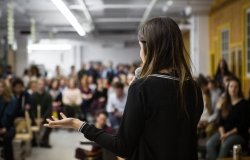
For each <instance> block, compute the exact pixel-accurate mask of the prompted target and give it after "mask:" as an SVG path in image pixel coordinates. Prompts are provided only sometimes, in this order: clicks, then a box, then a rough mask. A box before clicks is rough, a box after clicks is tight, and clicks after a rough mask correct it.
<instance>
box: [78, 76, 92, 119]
mask: <svg viewBox="0 0 250 160" xmlns="http://www.w3.org/2000/svg"><path fill="white" fill-rule="evenodd" d="M90 77H91V76H90ZM80 90H81V97H82V104H81V111H82V115H83V116H84V117H82V118H83V119H85V120H87V113H88V112H89V111H90V105H91V102H92V99H93V91H92V90H91V88H90V84H89V76H87V75H85V76H83V77H82V78H81V80H80Z"/></svg>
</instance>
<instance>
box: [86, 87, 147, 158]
mask: <svg viewBox="0 0 250 160" xmlns="http://www.w3.org/2000/svg"><path fill="white" fill-rule="evenodd" d="M142 99H143V98H142V94H141V93H140V90H139V87H138V85H137V84H136V83H133V84H132V85H131V86H130V88H129V91H128V98H127V103H126V106H125V111H124V114H123V118H122V122H121V125H120V128H119V131H118V134H117V135H110V134H107V133H105V132H104V131H103V130H99V129H97V128H95V127H94V126H93V125H88V124H86V125H85V126H84V127H83V129H82V130H81V132H82V133H83V134H84V135H85V137H86V138H88V139H89V140H91V141H95V142H96V143H97V144H99V145H100V146H102V147H104V148H106V149H108V150H110V151H112V152H113V153H115V154H117V155H118V156H121V157H124V158H128V157H130V156H131V155H132V153H133V151H134V150H135V148H136V147H137V144H139V140H140V135H141V133H142V130H143V128H144V121H145V118H144V109H143V105H142V104H143V102H142Z"/></svg>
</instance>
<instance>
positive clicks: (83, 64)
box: [77, 63, 87, 81]
mask: <svg viewBox="0 0 250 160" xmlns="http://www.w3.org/2000/svg"><path fill="white" fill-rule="evenodd" d="M85 75H87V70H86V64H85V63H82V66H81V69H80V71H79V72H78V73H77V77H78V80H79V81H80V79H81V78H82V76H85Z"/></svg>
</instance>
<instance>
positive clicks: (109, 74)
mask: <svg viewBox="0 0 250 160" xmlns="http://www.w3.org/2000/svg"><path fill="white" fill-rule="evenodd" d="M102 76H103V77H104V78H106V79H107V80H108V83H109V84H111V83H112V81H113V78H114V77H115V76H116V72H115V70H114V68H113V62H112V61H109V62H108V66H107V68H106V70H105V71H104V72H103V75H102Z"/></svg>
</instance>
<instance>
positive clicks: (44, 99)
mask: <svg viewBox="0 0 250 160" xmlns="http://www.w3.org/2000/svg"><path fill="white" fill-rule="evenodd" d="M31 97H32V102H33V104H32V108H31V110H32V117H33V118H35V117H37V106H38V105H40V106H41V116H42V118H44V119H46V118H50V117H51V115H52V107H51V105H52V98H51V96H50V94H49V93H48V92H43V93H42V94H40V93H38V92H36V93H34V94H33V95H32V96H31Z"/></svg>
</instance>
